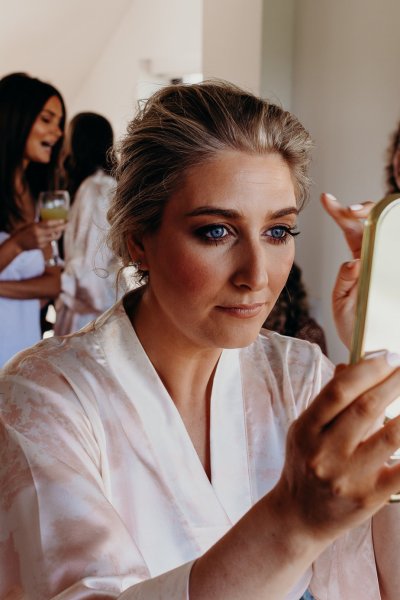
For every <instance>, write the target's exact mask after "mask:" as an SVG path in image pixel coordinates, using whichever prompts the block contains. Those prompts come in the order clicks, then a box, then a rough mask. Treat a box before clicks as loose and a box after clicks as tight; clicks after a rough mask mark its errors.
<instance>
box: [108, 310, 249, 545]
mask: <svg viewBox="0 0 400 600" xmlns="http://www.w3.org/2000/svg"><path fill="white" fill-rule="evenodd" d="M101 331H102V346H103V350H104V353H105V355H106V360H107V362H108V364H109V366H110V367H111V369H112V370H113V371H114V375H115V377H116V378H117V380H118V381H119V384H120V385H121V386H122V388H123V390H124V392H125V394H126V396H127V397H128V398H129V399H130V401H131V402H132V405H133V408H134V411H132V413H134V414H135V424H134V425H133V424H132V426H131V429H132V431H134V429H135V428H137V427H138V426H140V427H141V430H142V432H144V434H145V436H146V438H147V440H148V445H149V447H150V448H151V451H152V457H149V459H152V461H153V464H154V468H155V469H156V471H157V477H159V478H160V480H161V481H162V483H163V486H164V487H165V488H167V489H168V496H169V497H170V499H171V501H172V502H174V503H175V504H176V508H177V509H178V510H179V511H180V513H181V515H180V520H182V516H184V520H185V521H186V523H187V527H188V528H189V529H191V530H192V531H193V532H194V537H195V538H196V540H197V544H198V545H199V546H200V550H201V551H204V550H205V549H207V548H208V547H209V546H210V545H211V544H212V543H213V542H214V541H216V539H218V538H219V537H221V536H222V535H223V534H224V533H225V531H227V530H228V529H229V528H230V526H231V514H233V515H234V517H235V518H236V515H237V514H238V512H240V511H238V510H232V504H233V505H235V503H236V501H233V502H231V503H229V502H228V504H229V506H228V508H227V509H226V508H225V506H224V503H225V502H226V501H227V498H228V496H229V493H230V492H229V490H224V486H225V485H227V484H228V481H229V478H230V476H231V475H232V472H233V467H234V466H235V465H234V464H233V463H231V464H229V463H228V465H225V461H226V460H228V459H229V456H232V451H229V448H228V444H229V445H230V444H231V443H232V439H233V438H234V440H233V443H234V444H239V441H238V440H237V438H236V433H235V432H236V430H241V427H242V425H241V424H239V427H237V426H234V425H229V424H228V423H227V422H226V418H225V419H224V418H223V416H222V407H221V408H219V406H218V405H219V404H220V402H222V403H223V404H224V405H226V404H227V402H228V399H229V397H230V395H231V393H232V392H233V389H234V387H235V386H234V385H233V384H230V383H229V382H227V383H228V385H227V388H226V389H225V388H224V381H225V380H226V379H227V378H228V379H229V376H230V375H232V368H231V366H230V364H229V359H228V360H225V357H224V358H223V360H222V363H221V367H220V366H218V368H217V373H216V376H215V377H216V389H217V390H218V392H216V391H215V392H214V391H213V394H212V398H213V400H212V402H213V403H215V404H216V405H217V406H216V408H215V410H214V407H213V408H212V414H213V416H212V419H213V420H214V419H216V423H215V424H214V423H213V422H212V424H211V437H212V453H213V454H215V456H212V468H213V478H214V476H215V481H216V488H214V485H212V484H211V483H210V481H209V480H208V477H207V475H206V473H205V471H204V469H203V466H202V464H201V461H200V459H199V457H198V455H197V453H196V450H195V448H194V446H193V444H192V442H191V439H190V437H189V434H188V433H187V430H186V428H185V426H184V423H183V421H182V419H181V417H180V415H179V412H178V410H177V408H176V406H175V404H174V402H173V401H172V399H171V397H170V396H169V394H168V392H167V390H166V389H165V387H164V385H163V383H162V381H161V380H160V378H159V376H158V374H157V372H156V371H155V369H154V367H153V365H152V364H151V362H150V360H149V358H148V357H147V354H146V353H145V351H144V349H143V347H142V345H141V344H140V341H139V340H138V338H137V336H136V333H135V331H134V329H133V327H132V325H131V323H130V321H129V319H128V317H127V316H126V314H125V311H124V308H123V305H122V303H120V305H119V307H118V308H117V309H116V312H115V313H114V315H111V318H108V319H107V321H106V323H104V324H103V326H102V328H101ZM235 379H236V381H237V377H236V378H235ZM239 380H240V375H239ZM239 397H240V389H239V392H238V391H237V390H236V398H237V400H239ZM240 412H241V411H240V409H238V408H236V409H235V410H234V411H232V410H230V409H229V412H228V416H229V415H231V414H232V415H234V418H235V420H236V421H237V420H239V421H242V417H241V416H239V413H240ZM214 415H215V416H214ZM138 423H139V425H138ZM220 426H222V427H223V430H222V431H221V433H220V432H219V427H220ZM124 427H125V428H126V429H128V428H129V424H128V423H124ZM220 437H221V440H220ZM242 451H243V452H244V454H245V453H246V452H245V450H244V449H243V450H242ZM236 454H237V451H236V450H233V455H236ZM241 462H243V460H242V461H241ZM213 484H214V481H213ZM240 496H242V494H240ZM242 504H243V503H242ZM242 504H241V506H242ZM182 513H183V514H182Z"/></svg>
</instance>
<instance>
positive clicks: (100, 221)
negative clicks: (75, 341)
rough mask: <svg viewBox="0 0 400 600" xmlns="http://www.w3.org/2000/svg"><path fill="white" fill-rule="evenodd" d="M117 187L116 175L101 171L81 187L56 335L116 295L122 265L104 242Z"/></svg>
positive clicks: (68, 235) (67, 245)
mask: <svg viewBox="0 0 400 600" xmlns="http://www.w3.org/2000/svg"><path fill="white" fill-rule="evenodd" d="M114 189H115V180H114V179H113V178H112V177H110V176H109V175H106V174H105V173H104V172H103V171H102V170H98V171H96V173H94V175H91V176H90V177H87V178H86V179H85V180H84V181H83V182H82V183H81V185H80V186H79V189H78V191H77V192H76V196H75V201H74V204H73V205H72V208H71V211H70V215H69V219H68V224H67V228H66V230H65V234H64V254H65V268H64V271H63V273H62V275H61V294H60V297H59V298H58V300H57V303H56V310H57V321H56V324H55V327H54V330H55V334H56V335H66V334H68V333H72V332H73V331H78V329H80V328H81V327H84V326H85V325H86V324H87V323H89V322H90V321H92V320H93V319H96V318H97V317H98V316H99V315H101V314H102V313H103V312H104V311H105V310H107V309H108V308H110V306H112V305H113V304H114V302H115V301H116V299H117V287H116V275H117V273H118V271H119V269H120V267H121V264H120V262H119V261H118V260H117V259H116V258H115V256H114V255H113V254H112V252H111V250H110V249H109V248H108V247H107V244H106V241H105V238H106V235H107V232H108V229H109V225H108V222H107V210H108V208H109V203H110V199H111V197H112V194H113V193H114ZM124 291H125V288H124ZM119 295H121V294H119Z"/></svg>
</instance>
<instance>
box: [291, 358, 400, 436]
mask: <svg viewBox="0 0 400 600" xmlns="http://www.w3.org/2000/svg"><path fill="white" fill-rule="evenodd" d="M399 366H400V355H398V354H394V353H391V352H387V351H386V350H382V351H380V352H377V353H373V354H372V355H370V356H368V357H365V358H364V359H363V360H361V361H360V362H359V363H357V364H355V365H349V366H347V367H346V368H345V369H343V370H341V371H340V372H338V373H337V374H336V375H335V376H334V377H333V378H332V379H331V380H330V381H329V382H328V384H327V385H326V386H325V387H324V388H323V390H322V391H321V392H320V394H319V395H318V396H317V398H316V399H315V400H314V401H313V403H312V404H311V406H310V407H309V408H308V409H307V410H306V411H305V412H304V413H303V415H302V416H301V417H300V420H301V421H302V423H303V425H304V428H305V429H307V428H310V429H312V430H314V431H320V430H322V429H324V428H326V426H327V425H329V424H330V423H331V421H333V419H335V418H336V417H337V416H338V415H339V414H340V413H341V412H342V411H343V410H345V409H346V408H347V407H348V406H349V405H350V404H351V403H352V402H353V401H354V400H355V399H356V398H358V397H359V396H361V394H364V393H365V392H367V390H369V389H370V388H372V387H374V386H376V385H378V384H379V383H380V382H381V381H383V380H385V379H386V378H387V377H388V376H389V375H390V374H391V373H392V372H393V371H394V370H395V369H396V368H397V367H399Z"/></svg>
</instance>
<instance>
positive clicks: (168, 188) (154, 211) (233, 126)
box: [108, 81, 312, 275]
mask: <svg viewBox="0 0 400 600" xmlns="http://www.w3.org/2000/svg"><path fill="white" fill-rule="evenodd" d="M311 148H312V141H311V138H310V135H309V134H308V132H307V131H306V130H305V129H304V127H303V126H302V125H301V123H300V122H299V121H298V119H297V118H296V117H295V116H294V115H292V114H291V113H289V112H287V111H285V110H283V109H282V108H280V107H279V106H276V105H275V104H271V103H269V102H268V101H266V100H262V99H261V98H257V97H256V96H254V95H253V94H251V93H249V92H246V91H244V90H242V89H240V88H238V87H236V86H234V85H232V84H229V83H227V82H223V81H211V82H210V81H206V82H203V83H199V84H192V85H185V84H178V85H170V86H167V87H164V88H162V89H160V90H159V91H157V92H156V93H155V94H154V95H153V96H151V97H150V98H149V99H148V100H147V101H146V102H145V103H144V105H143V106H142V107H141V109H140V110H139V112H138V114H137V115H136V117H135V118H134V119H133V120H132V121H131V123H130V124H129V126H128V131H127V134H126V136H125V138H124V139H123V141H122V143H121V145H120V162H119V165H118V168H117V171H116V179H117V189H116V193H115V196H114V199H113V202H112V204H111V207H110V209H109V212H108V219H109V222H110V225H111V228H110V233H109V243H110V246H111V248H112V250H113V251H114V253H115V254H116V255H117V256H119V257H120V258H121V259H122V263H123V265H124V266H127V265H128V264H130V262H131V261H130V256H129V252H128V244H127V242H128V240H129V239H132V238H134V239H140V238H141V236H142V235H143V234H144V233H145V232H152V231H155V230H156V229H157V228H158V227H159V225H160V223H161V219H162V215H163V209H164V206H165V204H166V202H167V201H168V199H169V198H170V196H171V194H172V193H173V192H174V191H175V190H176V189H177V188H178V187H179V186H180V185H182V181H183V179H184V176H185V173H186V172H187V170H188V169H189V168H191V167H193V166H195V165H199V164H201V163H204V162H206V161H208V160H212V159H213V158H215V157H216V156H217V155H218V154H219V153H221V152H223V151H225V150H236V151H239V152H246V153H248V154H268V153H278V154H280V155H281V156H282V158H283V159H284V160H285V161H286V163H287V165H288V166H289V168H290V171H291V175H292V179H293V183H294V188H295V194H296V200H297V204H298V207H299V208H302V207H303V205H304V203H305V202H306V200H307V198H308V194H309V186H310V180H309V177H308V168H309V163H310V155H311ZM139 275H143V273H140V269H139Z"/></svg>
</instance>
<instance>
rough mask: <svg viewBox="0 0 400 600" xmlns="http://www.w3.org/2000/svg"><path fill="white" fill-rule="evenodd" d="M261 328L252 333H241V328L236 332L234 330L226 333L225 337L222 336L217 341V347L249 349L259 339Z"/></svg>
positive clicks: (253, 330)
mask: <svg viewBox="0 0 400 600" xmlns="http://www.w3.org/2000/svg"><path fill="white" fill-rule="evenodd" d="M260 329H261V326H260V327H258V328H254V329H253V328H252V330H251V331H240V330H239V328H238V329H237V330H235V329H234V328H232V330H231V331H229V332H228V333H226V334H225V335H223V334H221V335H219V336H218V338H219V339H217V340H215V341H216V346H217V347H218V348H226V349H233V348H247V346H250V344H252V343H253V342H255V340H256V339H257V337H258V334H259V333H260Z"/></svg>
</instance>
